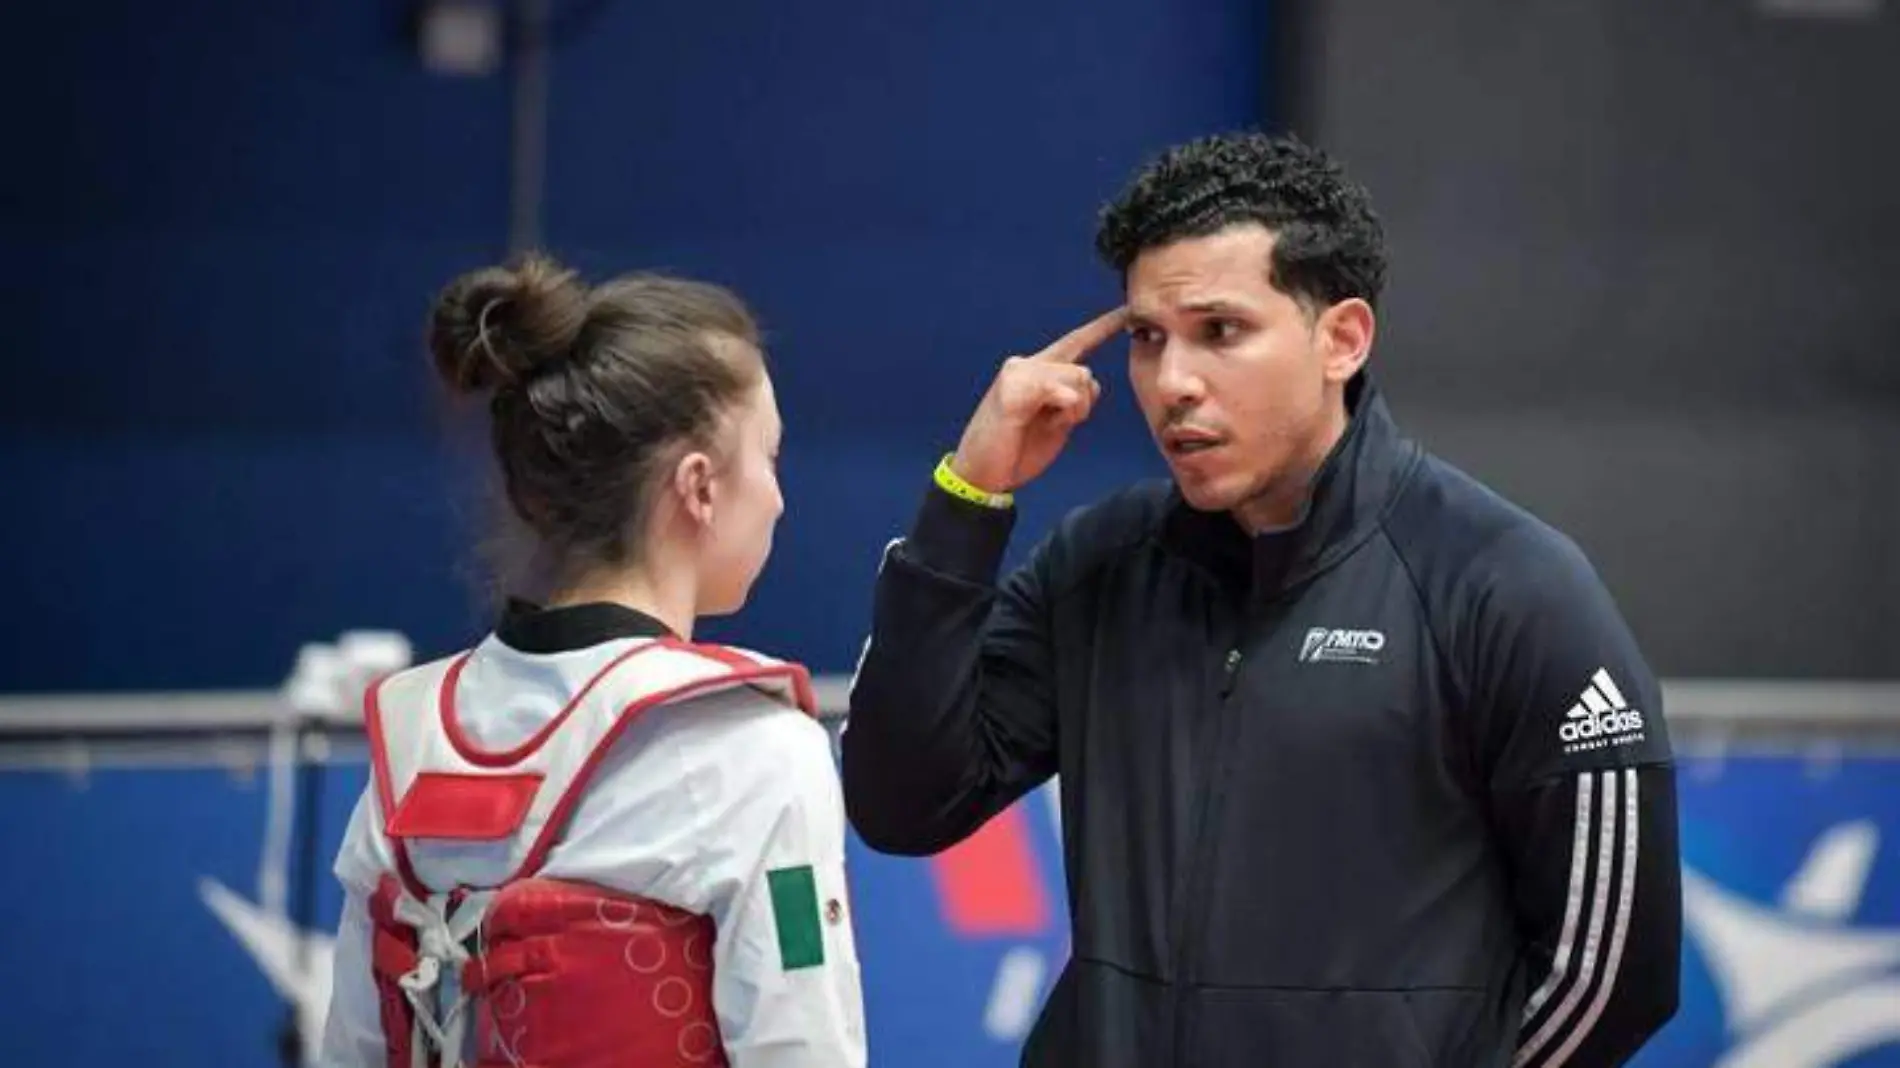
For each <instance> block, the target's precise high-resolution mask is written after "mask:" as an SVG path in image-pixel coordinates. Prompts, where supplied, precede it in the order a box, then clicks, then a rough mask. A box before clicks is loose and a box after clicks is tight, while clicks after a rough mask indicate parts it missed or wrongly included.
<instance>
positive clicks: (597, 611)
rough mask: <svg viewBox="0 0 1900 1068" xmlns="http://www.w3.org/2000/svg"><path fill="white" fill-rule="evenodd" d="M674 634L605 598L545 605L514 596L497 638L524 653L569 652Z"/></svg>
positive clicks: (634, 611)
mask: <svg viewBox="0 0 1900 1068" xmlns="http://www.w3.org/2000/svg"><path fill="white" fill-rule="evenodd" d="M674 636H675V635H674V634H673V631H672V629H671V628H669V627H668V626H667V625H666V624H664V623H662V622H660V621H659V620H657V619H655V618H653V617H652V616H650V615H647V614H646V613H645V612H640V611H636V610H635V609H632V608H628V607H627V606H626V605H622V604H612V603H609V602H605V601H592V602H588V603H586V604H571V605H560V606H558V607H554V608H544V607H542V606H540V605H537V604H534V603H532V602H530V601H524V600H521V599H520V598H515V597H511V598H509V599H508V604H507V606H506V607H505V608H504V609H503V610H502V616H501V621H500V622H499V623H498V624H496V626H495V637H497V638H500V639H501V640H502V642H503V643H504V644H507V645H509V646H511V647H513V648H514V649H516V650H518V651H520V652H524V653H566V652H572V651H574V650H576V649H585V648H587V647H588V646H591V645H599V644H600V643H602V642H610V641H616V640H619V639H622V638H668V637H674Z"/></svg>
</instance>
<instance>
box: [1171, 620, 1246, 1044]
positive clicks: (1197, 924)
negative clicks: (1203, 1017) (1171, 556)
mask: <svg viewBox="0 0 1900 1068" xmlns="http://www.w3.org/2000/svg"><path fill="white" fill-rule="evenodd" d="M1258 629H1259V628H1258V626H1257V621H1256V620H1248V621H1247V622H1246V623H1245V624H1244V625H1243V626H1242V627H1241V628H1240V631H1239V633H1238V634H1237V635H1236V637H1235V640H1234V644H1233V645H1232V646H1231V647H1229V649H1228V650H1227V654H1226V656H1225V658H1224V659H1223V660H1222V662H1221V681H1220V689H1219V691H1218V694H1219V697H1220V711H1219V714H1218V715H1217V717H1216V719H1215V722H1214V729H1213V732H1212V736H1211V737H1210V739H1209V740H1208V743H1207V745H1208V752H1207V754H1206V757H1207V759H1206V760H1204V761H1202V762H1201V767H1202V768H1203V769H1205V772H1204V774H1205V775H1206V783H1207V788H1206V789H1204V790H1202V791H1201V795H1200V799H1199V801H1198V803H1197V804H1196V805H1195V813H1194V824H1193V826H1194V845H1193V848H1192V851H1191V852H1190V853H1189V855H1188V866H1187V873H1186V875H1185V877H1184V878H1183V879H1182V881H1181V896H1180V897H1179V898H1178V899H1177V900H1176V901H1175V902H1174V923H1173V924H1172V927H1173V936H1174V943H1173V945H1172V946H1171V947H1170V956H1171V957H1172V960H1173V968H1172V972H1173V975H1174V991H1173V996H1172V998H1171V999H1170V1001H1171V1003H1170V1005H1169V1013H1168V1015H1169V1018H1170V1021H1171V1023H1172V1030H1173V1032H1174V1033H1173V1040H1172V1042H1171V1043H1170V1057H1169V1061H1170V1063H1171V1064H1173V1065H1174V1066H1176V1068H1182V1066H1185V1065H1186V1064H1187V1063H1188V1061H1187V1053H1188V1051H1187V1048H1186V1047H1187V1042H1188V1038H1189V1036H1190V1033H1191V1031H1190V1028H1189V1027H1188V1019H1187V1017H1188V1013H1187V1005H1186V1001H1187V997H1188V994H1189V992H1190V991H1191V990H1192V986H1191V984H1190V982H1189V977H1190V976H1191V974H1192V971H1191V967H1192V965H1193V964H1195V963H1197V962H1198V961H1199V958H1200V953H1199V949H1200V941H1201V938H1202V932H1203V931H1204V930H1205V924H1204V922H1203V921H1204V917H1205V916H1206V912H1207V910H1206V909H1204V908H1202V907H1200V906H1201V898H1202V897H1203V896H1204V894H1203V892H1202V890H1201V883H1202V882H1203V881H1204V879H1205V873H1206V869H1207V867H1208V856H1209V854H1210V853H1211V851H1212V849H1213V846H1214V844H1215V843H1216V842H1217V841H1218V840H1219V835H1218V834H1217V833H1216V832H1215V829H1214V828H1215V825H1216V824H1217V823H1218V822H1219V820H1220V802H1221V800H1222V799H1223V798H1224V796H1225V791H1224V790H1223V789H1222V785H1223V783H1224V781H1225V779H1226V775H1225V772H1226V768H1227V764H1226V761H1225V760H1224V759H1223V758H1222V756H1221V754H1223V753H1225V752H1227V751H1228V750H1229V748H1230V746H1229V744H1228V740H1227V736H1228V734H1230V733H1231V732H1232V725H1233V723H1234V720H1235V718H1236V717H1235V714H1234V694H1235V693H1236V692H1237V691H1238V690H1239V689H1240V682H1239V680H1240V669H1241V668H1242V667H1243V666H1245V664H1246V661H1247V654H1246V650H1247V648H1248V645H1249V644H1250V642H1251V641H1252V640H1253V637H1254V635H1255V634H1256V633H1257V632H1258Z"/></svg>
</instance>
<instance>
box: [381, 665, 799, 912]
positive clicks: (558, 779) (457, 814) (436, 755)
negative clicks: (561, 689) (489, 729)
mask: <svg viewBox="0 0 1900 1068" xmlns="http://www.w3.org/2000/svg"><path fill="white" fill-rule="evenodd" d="M472 655H473V653H472V652H469V653H464V654H462V655H460V656H458V657H455V658H453V659H451V660H445V661H438V662H437V663H434V664H429V665H424V666H423V667H420V668H416V669H413V670H411V671H407V672H404V673H402V674H401V675H398V676H394V677H391V678H389V679H387V680H385V681H383V682H381V683H378V684H377V685H375V686H372V687H371V688H370V690H369V692H368V693H367V695H366V696H365V709H364V719H365V724H366V726H367V729H368V734H369V740H370V759H371V763H372V767H373V773H374V776H375V784H376V790H377V799H378V801H379V802H380V803H381V805H382V811H383V820H384V833H385V834H386V835H387V836H388V837H389V839H390V842H391V845H392V846H393V851H394V853H395V854H396V857H397V864H398V868H399V872H400V874H402V876H403V879H404V882H405V883H406V884H407V885H408V886H409V889H410V890H411V891H412V892H417V893H421V894H426V893H427V892H428V888H427V887H426V886H424V885H423V884H422V883H421V881H420V880H418V879H416V878H415V875H414V871H413V868H412V867H411V866H410V863H409V858H408V850H407V848H406V843H407V842H408V841H410V840H414V839H437V840H451V841H484V842H499V841H504V840H507V841H512V842H513V843H514V849H513V850H512V851H511V855H510V859H511V861H512V866H513V868H514V874H513V875H511V876H510V877H509V879H510V880H512V879H517V878H522V877H524V876H528V875H532V874H534V873H535V872H537V871H539V869H540V867H541V865H542V864H543V863H544V862H545V861H546V859H547V854H548V852H549V850H551V849H552V848H553V845H554V843H555V841H556V840H557V838H558V832H559V828H561V827H562V826H564V825H565V823H566V821H567V818H568V816H569V815H570V814H571V813H572V811H573V808H574V806H575V804H576V803H578V801H579V799H580V796H581V795H582V794H583V793H584V792H585V789H586V786H587V783H588V782H589V781H590V779H591V778H592V776H593V773H594V771H595V769H596V768H597V767H598V766H599V764H600V762H601V760H602V759H603V758H604V757H605V756H606V754H607V752H608V751H609V750H610V749H611V748H612V746H613V744H614V743H615V742H616V741H617V740H618V739H619V737H620V736H621V734H622V733H624V732H625V731H626V729H627V727H628V726H629V725H631V724H632V723H633V721H634V720H635V719H637V718H638V717H639V716H640V715H641V714H642V713H644V712H645V711H647V710H648V709H650V708H655V707H658V706H660V705H663V704H667V703H670V702H673V701H678V700H682V699H685V698H688V697H695V696H699V695H702V694H707V693H713V692H716V691H719V690H725V689H731V688H734V687H738V686H750V687H753V688H755V689H758V690H759V691H761V692H763V693H766V694H769V695H772V696H774V697H777V698H778V699H780V700H783V701H785V702H786V703H787V704H790V705H794V706H796V707H799V708H801V709H803V710H805V711H806V712H807V713H808V714H816V705H815V702H814V700H813V693H812V688H811V678H810V674H809V673H808V672H807V671H806V670H805V668H803V667H802V666H800V665H797V664H791V663H785V662H780V661H774V660H771V659H770V658H766V657H762V656H759V655H757V654H748V653H744V652H742V651H738V650H731V649H726V648H724V647H719V646H706V645H690V644H688V643H684V642H677V641H670V640H653V641H642V642H639V643H636V644H634V645H633V646H631V647H630V648H628V649H626V650H625V651H623V652H621V653H619V654H618V655H616V656H615V657H614V658H613V659H611V660H609V661H608V662H607V663H606V664H605V665H604V666H603V667H601V668H600V669H599V670H598V671H597V672H595V674H594V675H593V676H592V677H591V678H590V679H588V680H587V682H586V683H585V684H584V685H582V686H581V687H579V688H578V690H577V691H576V693H575V695H574V696H573V698H571V699H570V700H569V702H568V703H567V705H566V706H565V707H564V708H563V709H562V710H561V711H560V712H559V713H558V714H556V715H555V716H554V718H553V719H551V720H550V721H549V722H548V724H547V725H546V726H545V727H543V728H542V729H541V730H540V731H538V732H536V733H535V734H534V736H532V737H530V738H529V739H528V740H526V741H525V742H523V743H522V744H520V745H518V746H516V747H514V748H513V749H509V750H506V751H494V750H484V749H481V748H479V747H477V746H475V745H474V744H473V742H472V741H471V740H470V739H468V738H467V737H465V736H464V735H463V733H462V731H461V730H460V728H459V726H458V724H457V721H456V717H455V705H456V700H457V686H458V683H459V682H460V679H461V675H462V671H463V669H464V667H465V666H466V665H467V664H468V662H469V658H470V657H471V656H472Z"/></svg>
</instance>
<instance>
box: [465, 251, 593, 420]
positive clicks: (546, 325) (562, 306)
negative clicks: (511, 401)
mask: <svg viewBox="0 0 1900 1068" xmlns="http://www.w3.org/2000/svg"><path fill="white" fill-rule="evenodd" d="M587 309H588V290H587V287H586V286H585V285H583V284H581V282H580V281H579V279H578V276H576V274H575V273H574V272H573V271H571V270H569V269H567V268H566V267H563V266H561V265H560V264H558V263H556V262H555V261H553V260H552V259H549V258H547V257H545V256H540V255H532V256H528V257H525V258H523V259H521V260H519V261H517V262H515V263H513V264H511V265H509V266H506V267H484V268H482V269H480V270H476V271H470V272H468V273H467V274H464V275H462V276H460V277H459V278H456V279H455V280H454V281H452V282H450V283H449V284H448V286H447V287H445V288H444V289H443V290H442V293H441V295H440V296H438V297H437V298H436V302H435V308H434V310H433V311H432V312H431V314H430V317H429V352H430V354H431V356H432V357H433V359H434V361H435V369H436V373H437V374H438V375H440V376H441V378H442V381H444V382H445V383H447V384H448V386H449V388H450V389H452V390H454V391H455V392H457V393H481V392H486V391H489V390H495V389H503V388H506V387H508V386H512V385H515V384H517V383H519V382H521V381H523V380H525V379H527V378H529V377H532V376H533V375H535V374H536V373H538V372H540V371H544V370H546V369H547V368H549V367H550V366H552V365H554V364H556V363H558V362H560V361H562V360H565V359H567V358H568V357H569V354H570V353H572V352H573V350H574V342H575V340H576V339H577V338H578V337H579V336H580V332H581V327H583V326H585V325H586V323H587Z"/></svg>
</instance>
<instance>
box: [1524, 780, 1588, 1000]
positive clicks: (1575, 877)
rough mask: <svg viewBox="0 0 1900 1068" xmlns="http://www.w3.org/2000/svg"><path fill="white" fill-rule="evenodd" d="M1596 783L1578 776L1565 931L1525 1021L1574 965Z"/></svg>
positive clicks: (1558, 941) (1571, 837) (1547, 997)
mask: <svg viewBox="0 0 1900 1068" xmlns="http://www.w3.org/2000/svg"><path fill="white" fill-rule="evenodd" d="M1595 783H1596V775H1595V774H1594V773H1592V772H1588V771H1586V772H1584V773H1583V774H1581V775H1578V776H1577V826H1576V829H1575V830H1574V831H1572V832H1571V836H1570V893H1569V895H1568V896H1567V897H1566V898H1565V900H1564V928H1563V934H1562V936H1561V937H1559V938H1558V940H1557V951H1556V954H1555V955H1554V956H1553V957H1552V958H1551V962H1550V974H1549V975H1547V976H1545V977H1544V981H1543V982H1542V983H1541V984H1539V985H1538V987H1537V989H1536V990H1534V991H1532V992H1531V997H1530V1001H1528V1002H1526V1003H1525V1005H1524V1022H1525V1023H1526V1024H1529V1023H1530V1020H1531V1017H1533V1016H1535V1015H1537V1010H1539V1009H1541V1008H1543V1007H1544V1002H1546V1001H1549V1000H1550V996H1551V995H1552V994H1554V993H1556V991H1557V984H1558V983H1561V982H1563V978H1564V971H1565V969H1567V968H1569V967H1570V953H1571V951H1572V950H1573V949H1574V948H1575V943H1576V938H1577V917H1578V916H1579V915H1580V914H1581V913H1582V912H1583V877H1584V873H1585V869H1586V868H1587V866H1588V865H1587V861H1588V860H1589V856H1590V811H1591V809H1590V797H1591V787H1592V786H1594V785H1595Z"/></svg>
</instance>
